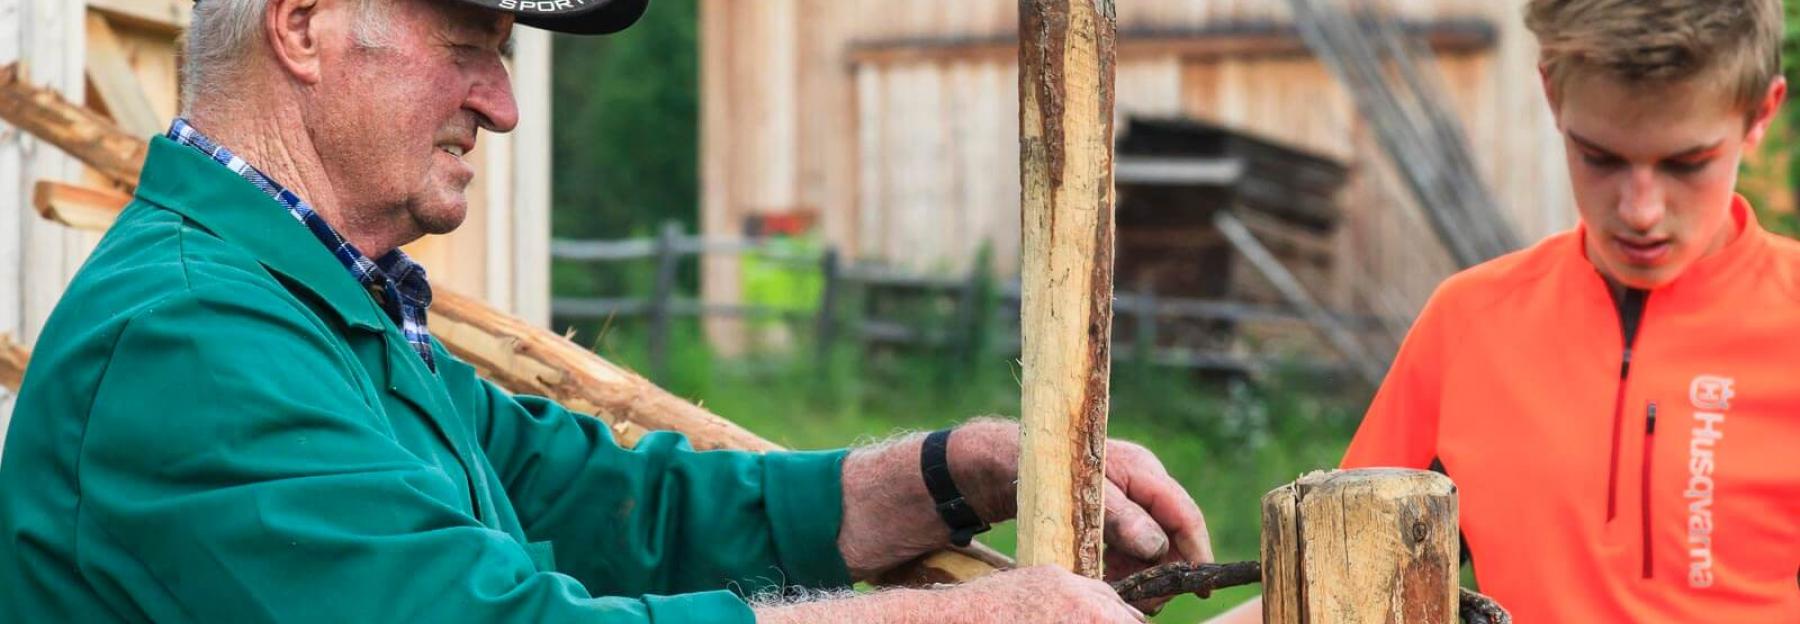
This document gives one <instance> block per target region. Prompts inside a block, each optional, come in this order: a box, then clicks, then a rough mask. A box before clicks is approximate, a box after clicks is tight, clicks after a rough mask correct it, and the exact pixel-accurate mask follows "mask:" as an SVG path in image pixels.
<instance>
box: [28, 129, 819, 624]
mask: <svg viewBox="0 0 1800 624" xmlns="http://www.w3.org/2000/svg"><path fill="white" fill-rule="evenodd" d="M37 345H38V346H37V350H36V353H35V354H34V355H33V358H32V361H31V366H30V369H29V370H28V371H27V373H26V375H25V382H24V387H23V388H22V389H21V391H20V396H19V398H18V402H17V404H16V406H15V409H14V417H13V421H12V426H11V431H10V433H9V435H8V437H7V440H6V449H5V453H4V454H0V458H3V461H0V622H84V623H86V622H114V621H124V622H143V621H156V622H234V623H237V622H277V621H280V622H330V623H333V624H337V623H341V622H384V623H386V622H532V623H539V622H590V623H612V622H651V621H654V622H658V623H672V622H751V621H753V620H754V617H753V616H752V614H751V612H750V610H749V608H748V606H747V605H746V604H745V602H744V601H743V599H742V598H741V597H740V596H741V595H743V594H744V593H748V592H756V591H760V590H763V589H767V588H770V587H772V586H775V585H776V584H786V585H797V586H810V587H834V586H843V585H847V584H848V583H849V581H850V579H849V573H848V571H847V570H846V569H845V564H844V561H843V559H842V556H841V555H840V554H839V553H838V550H837V545H836V538H837V531H838V527H839V525H840V523H841V521H842V517H843V510H842V496H841V491H840V477H841V475H840V468H841V463H842V460H843V453H842V452H829V453H771V454H767V455H757V454H750V453H739V452H723V451H716V452H703V453H702V452H694V451H693V450H691V449H690V448H689V447H688V445H687V443H686V442H685V441H684V440H683V439H682V438H681V437H680V436H677V435H673V434H666V433H665V434H653V435H650V436H647V437H645V438H644V439H643V440H642V441H641V442H640V443H639V444H638V445H637V446H636V448H634V449H631V450H626V449H621V448H620V447H619V446H617V445H616V444H615V443H614V441H613V439H612V437H611V435H610V434H609V433H608V431H607V429H606V427H604V426H601V424H600V423H599V421H597V420H595V419H593V418H589V417H587V416H583V415H577V414H573V413H570V412H568V411H566V410H564V409H563V408H562V407H560V406H558V405H557V404H555V403H553V402H551V401H549V400H546V399H542V398H537V397H523V396H520V397H515V396H512V395H510V394H508V393H506V392H505V391H503V390H501V389H499V388H497V387H495V386H494V385H493V384H491V383H488V382H487V381H484V380H481V379H479V378H477V377H476V376H475V373H474V370H473V369H472V368H471V367H470V366H469V365H468V364H465V363H463V362H462V361H459V360H457V359H456V358H454V357H452V356H451V355H450V354H448V353H446V352H444V350H443V347H442V345H436V350H437V361H438V363H439V366H438V369H439V370H438V371H437V372H433V371H431V370H430V369H428V368H427V367H426V366H425V364H424V362H423V361H422V360H421V359H420V358H419V357H418V355H417V353H416V352H414V351H413V349H412V348H411V347H409V346H408V344H407V342H406V339H405V338H404V337H403V336H402V335H401V333H400V330H399V329H398V328H397V327H395V325H394V324H393V322H392V321H390V320H389V319H388V318H387V316H386V315H384V314H383V313H382V312H381V310H380V308H379V307H377V305H376V303H375V301H374V300H373V299H372V297H371V296H370V295H369V294H368V293H367V292H366V291H364V290H363V289H362V288H361V287H360V286H359V285H358V284H357V282H356V280H355V279H354V278H353V277H351V276H350V274H349V272H348V271H346V270H345V269H344V267H343V265H341V264H339V263H338V261H337V260H336V259H335V258H334V257H333V256H332V255H331V253H330V252H329V251H328V250H326V249H325V247H324V246H323V245H321V244H319V242H318V240H317V239H316V238H314V237H313V235H312V234H311V233H310V232H309V231H308V230H306V229H305V227H304V226H302V225H301V224H300V222H299V221H297V220H296V219H294V218H293V217H292V216H289V214H288V212H287V211H286V210H285V209H283V208H282V207H281V206H280V205H279V204H277V203H276V202H275V201H273V200H272V199H270V198H269V197H268V196H267V195H265V194H263V193H262V191H259V190H258V189H257V188H256V187H254V186H253V185H251V184H250V183H248V182H246V181H244V180H243V179H242V178H240V177H238V176H237V175H236V174H234V173H232V172H230V171H228V170H227V169H225V168H224V167H221V166H220V165H218V164H216V163H214V162H212V161H211V160H209V159H208V158H207V157H206V156H205V155H203V154H201V153H200V152H198V151H196V150H193V149H190V148H187V147H182V146H180V145H177V144H175V143H173V142H171V141H168V140H166V139H161V138H158V139H156V140H155V141H154V142H153V143H152V145H151V147H150V156H149V160H148V162H147V164H146V167H145V170H144V174H143V180H142V185H141V186H140V187H139V188H138V192H137V198H136V201H134V202H132V204H131V205H130V207H128V208H126V210H125V212H124V213H123V214H122V215H121V216H120V218H119V221H118V223H117V224H116V225H114V226H113V228H112V230H111V231H110V232H108V233H107V235H106V237H105V239H104V240H102V241H101V243H100V245H99V247H98V248H97V249H96V250H95V251H94V253H93V256H92V257H91V258H90V259H89V260H88V262H87V264H86V265H85V266H84V267H82V269H81V271H80V273H79V274H78V275H77V276H76V277H75V279H74V281H73V283H71V284H70V285H69V288H68V291H67V293H66V294H65V295H64V296H63V299H62V301H61V303H59V304H58V305H57V308H56V311H55V313H54V314H52V315H51V318H50V321H49V323H48V325H47V326H46V327H45V328H44V332H43V334H42V336H41V337H40V338H39V340H38V341H37ZM734 592H735V593H734ZM596 596H610V597H596Z"/></svg>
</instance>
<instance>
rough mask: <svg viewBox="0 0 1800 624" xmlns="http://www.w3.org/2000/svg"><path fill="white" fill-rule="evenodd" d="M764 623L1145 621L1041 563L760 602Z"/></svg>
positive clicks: (1097, 586)
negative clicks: (870, 590) (923, 584)
mask: <svg viewBox="0 0 1800 624" xmlns="http://www.w3.org/2000/svg"><path fill="white" fill-rule="evenodd" d="M756 621H757V622H759V623H760V624H810V623H813V622H869V623H871V624H873V623H881V624H913V623H918V624H925V623H927V622H969V623H971V624H989V623H992V624H1014V623H1015V622H1033V623H1037V622H1043V623H1045V624H1090V623H1094V622H1103V623H1109V624H1110V623H1125V622H1143V621H1145V619H1144V616H1143V614H1142V613H1139V612H1138V610H1137V609H1134V608H1132V607H1131V605H1127V604H1125V602H1124V601H1121V600H1119V596H1118V594H1115V593H1113V590H1112V587H1110V586H1108V585H1107V584H1106V583H1103V582H1100V581H1096V580H1094V579H1090V578H1086V577H1083V576H1077V575H1075V574H1073V573H1070V572H1068V571H1065V570H1063V569H1061V568H1056V567H1051V566H1038V567H1034V568H1024V569H1019V570H1007V571H1004V572H998V573H995V574H991V575H988V576H985V577H982V578H979V579H975V580H973V581H970V582H968V583H965V584H963V585H958V586H955V587H947V588H943V589H933V590H899V591H892V592H881V593H876V594H866V595H862V596H857V597H853V598H845V599H838V600H825V601H820V602H810V603H802V604H789V605H758V606H757V607H756Z"/></svg>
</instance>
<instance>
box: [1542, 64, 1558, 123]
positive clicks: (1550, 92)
mask: <svg viewBox="0 0 1800 624" xmlns="http://www.w3.org/2000/svg"><path fill="white" fill-rule="evenodd" d="M1538 84H1541V85H1543V86H1544V101H1545V102H1546V103H1548V104H1550V117H1551V119H1554V120H1555V121H1556V127H1558V128H1561V127H1562V106H1560V104H1562V102H1561V100H1560V98H1561V97H1562V94H1561V93H1557V91H1556V81H1554V80H1551V79H1550V69H1549V68H1547V67H1544V65H1543V64H1542V63H1539V64H1538Z"/></svg>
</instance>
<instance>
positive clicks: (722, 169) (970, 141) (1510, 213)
mask: <svg viewBox="0 0 1800 624" xmlns="http://www.w3.org/2000/svg"><path fill="white" fill-rule="evenodd" d="M1375 1H1382V0H1375ZM1017 4H1018V3H1016V2H1013V1H1012V0H955V1H952V0H912V1H909V2H890V1H885V0H758V1H757V2H735V1H733V0H701V34H700V37H701V90H702V94H701V96H702V113H701V135H702V150H701V153H702V161H703V162H702V168H701V171H702V185H703V188H702V206H701V222H702V226H703V228H704V229H705V231H706V233H707V234H708V235H712V236H725V235H731V234H735V233H738V232H742V231H743V224H744V223H745V222H746V221H747V220H749V219H752V218H753V217H755V216H756V215H763V214H779V213H816V214H817V215H818V216H819V220H818V223H819V229H818V231H819V233H820V234H821V235H822V237H823V238H824V240H826V241H827V242H829V243H831V244H833V245H836V246H837V247H838V248H839V249H841V250H843V251H844V253H845V254H846V257H849V258H854V259H857V260H859V261H863V262H876V263H881V264H886V265H891V266H894V267H898V268H902V269H909V270H915V271H923V272H942V271H951V272H953V271H961V270H966V269H967V268H968V264H969V263H970V262H972V261H973V260H974V259H975V258H976V252H977V250H978V249H980V248H981V247H983V246H984V245H985V246H990V247H991V248H992V249H993V250H994V251H995V252H996V253H994V254H993V256H992V257H993V258H994V262H995V263H996V266H994V267H993V268H994V269H995V270H997V271H999V272H1000V273H1001V274H1014V273H1016V271H1017V264H1018V244H1019V172H1018V113H1017V110H1018V100H1017V97H1018V96H1017V84H1018V80H1017V70H1016V54H1017V53H1016V49H1017V48H1016V29H1017V24H1018V18H1017V10H1018V9H1017ZM1382 4H1383V5H1384V6H1385V7H1386V9H1388V10H1390V11H1392V12H1393V14H1395V15H1396V16H1397V17H1398V18H1399V19H1400V20H1401V21H1402V23H1403V24H1404V25H1405V27H1406V28H1407V29H1408V30H1409V31H1410V32H1412V33H1415V34H1416V35H1417V36H1419V37H1420V38H1421V39H1422V40H1423V41H1424V42H1426V43H1427V44H1429V47H1430V48H1431V49H1432V50H1433V51H1434V52H1435V56H1436V58H1437V64H1436V66H1437V67H1438V69H1439V71H1438V72H1437V73H1438V76H1439V77H1441V84H1442V87H1443V90H1444V91H1445V92H1446V93H1447V94H1448V95H1449V97H1448V101H1447V102H1446V103H1445V104H1446V105H1447V107H1449V108H1451V109H1452V110H1454V111H1455V112H1456V114H1457V115H1458V116H1459V117H1460V119H1461V120H1462V122H1463V124H1464V125H1465V127H1466V129H1467V131H1468V135H1469V138H1470V141H1471V143H1472V144H1473V150H1474V152H1475V155H1476V159H1477V165H1478V167H1479V168H1480V170H1481V172H1482V174H1483V175H1484V176H1485V178H1486V180H1487V182H1488V184H1489V185H1490V186H1491V187H1492V189H1493V191H1494V192H1495V195H1496V196H1497V197H1498V199H1499V202H1500V204H1501V205H1502V206H1503V207H1504V209H1505V211H1506V213H1507V214H1506V217H1507V218H1508V219H1509V220H1510V221H1511V222H1512V224H1513V225H1514V227H1515V228H1517V230H1518V231H1519V232H1520V233H1521V234H1523V236H1524V238H1525V239H1526V240H1536V239H1537V238H1540V237H1542V236H1544V235H1546V234H1549V233H1551V232H1554V231H1557V230H1559V229H1562V228H1566V227H1568V226H1570V225H1572V224H1573V223H1574V220H1575V211H1574V207H1573V202H1572V199H1571V198H1570V195H1569V192H1568V182H1567V179H1566V172H1565V171H1564V169H1563V164H1562V157H1561V155H1560V154H1561V147H1560V145H1561V143H1560V137H1559V136H1558V134H1557V133H1556V131H1555V128H1554V126H1553V122H1552V120H1551V116H1550V112H1549V109H1548V107H1547V105H1545V103H1544V102H1543V98H1542V95H1541V89H1540V88H1539V86H1538V83H1537V74H1536V71H1535V65H1536V54H1537V51H1536V45H1535V43H1534V42H1533V40H1532V37H1531V35H1530V33H1529V31H1527V30H1526V29H1525V28H1524V25H1523V20H1522V17H1521V15H1522V12H1523V6H1524V0H1386V1H1384V2H1382ZM1116 7H1117V10H1118V22H1119V41H1120V44H1119V52H1118V54H1119V60H1118V63H1119V65H1118V83H1117V90H1118V93H1117V102H1118V114H1119V115H1120V116H1121V118H1124V117H1125V116H1155V117H1186V118H1191V119H1194V120H1199V121H1204V122H1209V123H1213V124H1218V125H1221V126H1224V127H1227V128H1231V129H1235V130H1241V131H1243V132H1246V133H1249V134H1253V135H1258V136H1261V137H1265V138H1268V139H1271V140H1274V141H1278V142H1281V143H1284V144H1288V145H1292V146H1295V147H1296V148H1299V149H1302V150H1305V151H1308V152H1313V153H1317V154H1320V155H1323V156H1325V157H1327V158H1330V159H1333V160H1336V161H1341V162H1343V163H1347V164H1348V166H1349V170H1350V174H1349V178H1348V181H1347V184H1346V187H1345V189H1344V190H1343V191H1342V192H1341V193H1340V195H1339V202H1340V206H1341V211H1342V223H1341V225H1340V226H1339V227H1337V228H1336V229H1335V230H1334V233H1333V234H1332V235H1331V236H1330V238H1329V239H1328V241H1327V244H1328V245H1329V246H1330V247H1331V249H1332V250H1333V252H1334V253H1335V256H1336V261H1335V262H1334V263H1333V264H1332V269H1331V271H1333V274H1332V275H1330V276H1329V279H1326V280H1322V283H1323V284H1324V291H1323V292H1319V293H1316V294H1317V295H1318V296H1319V297H1320V298H1321V299H1322V300H1323V301H1324V302H1325V303H1326V304H1328V305H1330V306H1331V307H1334V308H1338V309H1344V310H1355V311H1360V312H1365V313H1370V314H1375V315H1378V316H1381V317H1384V318H1392V319H1397V322H1398V323H1399V326H1400V327H1404V323H1405V321H1406V320H1407V319H1410V317H1411V316H1412V315H1413V314H1415V313H1416V312H1417V310H1418V308H1419V307H1420V306H1422V305H1423V303H1424V301H1425V299H1426V297H1427V296H1429V294H1430V293H1431V291H1432V289H1433V288H1434V287H1435V286H1436V284H1437V283H1438V282H1439V281H1441V280H1442V279H1443V278H1444V277H1445V276H1447V275H1448V274H1450V273H1451V272H1452V271H1453V270H1454V263H1453V262H1452V261H1451V259H1450V257H1449V256H1448V255H1447V254H1446V253H1445V251H1444V250H1443V249H1442V246H1441V245H1440V244H1439V243H1438V242H1437V239H1436V238H1435V236H1434V235H1433V234H1432V230H1431V228H1430V227H1429V226H1428V225H1427V222H1426V221H1425V218H1424V216H1423V214H1422V213H1421V212H1420V210H1419V209H1418V207H1416V206H1414V205H1412V200H1411V198H1410V196H1409V195H1407V193H1406V192H1405V188H1404V186H1403V185H1402V184H1401V183H1400V181H1399V178H1397V177H1396V175H1395V173H1394V171H1393V170H1392V169H1391V168H1390V167H1389V165H1388V164H1387V162H1386V160H1385V156H1383V155H1382V153H1381V152H1380V150H1379V147H1378V144H1377V143H1376V141H1375V139H1374V137H1373V136H1372V131H1371V129H1370V127H1369V125H1368V124H1367V123H1366V122H1365V121H1364V120H1363V119H1361V117H1360V116H1359V114H1358V113H1357V110H1356V106H1355V103H1354V102H1353V101H1352V99H1351V98H1350V96H1349V94H1348V93H1347V92H1346V91H1345V90H1344V89H1342V88H1341V87H1340V86H1339V85H1338V84H1337V82H1336V81H1335V80H1334V79H1333V77H1332V76H1331V74H1330V73H1329V72H1328V71H1327V69H1326V68H1325V67H1324V66H1323V65H1322V64H1321V63H1319V62H1318V61H1317V60H1316V59H1315V58H1313V57H1312V55H1311V54H1310V53H1309V52H1308V51H1307V49H1306V46H1305V45H1304V43H1303V42H1302V40H1301V39H1300V37H1299V35H1298V32H1297V30H1296V29H1295V27H1294V26H1293V24H1292V20H1291V13H1290V12H1289V9H1288V3H1287V2H1285V1H1284V0H1134V1H1132V2H1119V3H1116ZM1119 128H1120V129H1121V131H1122V130H1123V128H1124V125H1123V124H1122V123H1121V124H1120V125H1119ZM738 273H739V271H738V268H737V266H736V260H735V258H733V257H726V256H718V257H710V258H707V259H706V261H705V263H704V268H703V290H704V295H705V297H707V298H708V299H709V300H710V301H713V302H732V301H735V300H736V299H737V298H738V296H739V278H738ZM1126 286H1128V285H1127V284H1123V283H1121V285H1120V287H1121V288H1125V287H1126ZM714 329H717V328H714ZM729 333H730V332H716V333H715V339H717V338H719V336H720V334H729ZM726 342H730V341H729V340H728V339H727V340H726ZM727 346H729V345H727Z"/></svg>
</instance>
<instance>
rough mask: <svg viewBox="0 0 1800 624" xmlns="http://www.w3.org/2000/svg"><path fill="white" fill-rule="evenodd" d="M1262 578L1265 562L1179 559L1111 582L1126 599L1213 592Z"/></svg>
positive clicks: (1259, 580)
mask: <svg viewBox="0 0 1800 624" xmlns="http://www.w3.org/2000/svg"><path fill="white" fill-rule="evenodd" d="M1261 581H1262V563H1260V562H1256V561H1239V562H1236V563H1188V562H1185V561H1183V562H1177V563H1170V564H1164V565H1160V566H1157V567H1154V568H1150V569H1148V570H1144V571H1142V572H1139V573H1137V574H1133V575H1131V576H1128V577H1125V578H1124V579H1123V580H1120V581H1118V582H1115V583H1113V584H1112V587H1113V591H1115V592H1118V594H1119V597H1120V598H1123V599H1125V601H1126V602H1138V601H1140V600H1153V599H1156V598H1166V597H1169V596H1180V595H1182V594H1196V593H1197V594H1202V595H1204V594H1210V593H1212V592H1213V590H1218V589H1225V588H1227V587H1237V586H1239V585H1249V584H1251V583H1258V582H1261Z"/></svg>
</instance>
